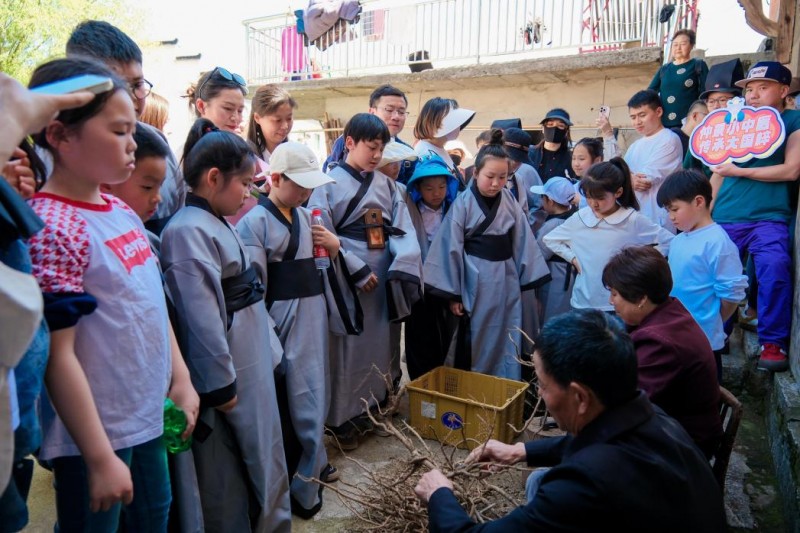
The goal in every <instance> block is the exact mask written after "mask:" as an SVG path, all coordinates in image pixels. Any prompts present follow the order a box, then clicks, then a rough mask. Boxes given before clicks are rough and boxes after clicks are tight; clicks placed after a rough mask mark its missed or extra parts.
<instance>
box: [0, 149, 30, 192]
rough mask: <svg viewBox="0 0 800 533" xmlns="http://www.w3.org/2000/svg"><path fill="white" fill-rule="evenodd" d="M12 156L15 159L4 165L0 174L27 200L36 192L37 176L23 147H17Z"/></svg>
mask: <svg viewBox="0 0 800 533" xmlns="http://www.w3.org/2000/svg"><path fill="white" fill-rule="evenodd" d="M11 157H13V158H14V159H12V160H11V161H9V162H8V163H6V164H5V165H3V167H2V169H0V174H2V176H3V178H5V180H6V181H7V182H8V184H9V185H11V186H12V187H13V188H14V190H16V191H17V193H19V195H20V196H22V197H23V198H24V199H26V200H27V199H28V198H30V197H31V196H33V193H34V192H36V177H35V176H34V174H33V169H31V162H30V160H29V159H28V156H27V154H26V153H25V152H24V151H23V150H22V149H21V148H15V149H14V153H13V154H12V156H11Z"/></svg>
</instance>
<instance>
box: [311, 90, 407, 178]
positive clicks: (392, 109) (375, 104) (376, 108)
mask: <svg viewBox="0 0 800 533" xmlns="http://www.w3.org/2000/svg"><path fill="white" fill-rule="evenodd" d="M369 113H371V114H373V115H376V116H377V117H378V118H379V119H381V120H382V121H384V122H385V123H386V126H387V127H388V128H389V133H390V134H391V136H392V140H393V141H397V142H399V143H401V144H405V145H406V146H409V147H410V145H408V144H407V143H404V142H403V141H401V140H400V139H399V138H398V137H397V136H398V135H399V134H400V132H401V131H403V127H404V126H405V124H406V118H408V114H409V113H408V99H407V98H406V95H405V93H404V92H403V91H401V90H400V89H398V88H397V87H393V86H391V85H381V86H380V87H378V88H377V89H375V90H374V91H372V94H371V95H370V96H369ZM346 156H347V153H346V150H345V147H344V137H342V136H341V135H340V136H339V138H338V139H336V141H334V143H333V148H332V149H331V155H329V156H328V158H327V159H326V160H325V163H323V165H322V171H323V172H327V171H328V170H330V169H332V168H333V167H335V166H336V165H338V164H339V162H340V161H343V160H344V158H345V157H346ZM415 164H416V163H415V162H414V161H403V163H402V167H400V174H398V176H397V181H399V182H400V183H406V182H408V179H409V178H410V177H411V174H413V173H414V166H415Z"/></svg>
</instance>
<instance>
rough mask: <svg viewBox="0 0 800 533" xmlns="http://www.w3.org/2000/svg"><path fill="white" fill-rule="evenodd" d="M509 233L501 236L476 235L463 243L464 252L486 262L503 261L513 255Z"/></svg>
mask: <svg viewBox="0 0 800 533" xmlns="http://www.w3.org/2000/svg"><path fill="white" fill-rule="evenodd" d="M511 238H512V237H511V231H509V232H508V233H505V234H503V235H478V236H477V237H469V238H468V239H466V240H465V241H464V252H466V253H467V254H468V255H471V256H474V257H480V258H481V259H486V260H487V261H505V260H506V259H511V257H513V255H514V253H513V252H514V249H513V246H512V242H511Z"/></svg>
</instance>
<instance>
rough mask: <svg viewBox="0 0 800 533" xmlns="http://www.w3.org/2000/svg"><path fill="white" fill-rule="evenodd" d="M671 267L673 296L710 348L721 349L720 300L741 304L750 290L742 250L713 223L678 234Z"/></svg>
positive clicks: (671, 249)
mask: <svg viewBox="0 0 800 533" xmlns="http://www.w3.org/2000/svg"><path fill="white" fill-rule="evenodd" d="M669 267H670V269H671V270H672V280H673V285H672V296H674V297H675V298H677V299H678V300H680V301H681V303H682V304H683V306H684V307H686V309H687V310H688V311H689V313H691V315H692V316H693V317H694V319H695V321H696V322H697V323H698V324H699V325H700V328H702V330H703V333H705V334H706V337H708V341H709V342H710V343H711V348H712V349H714V350H720V349H722V347H723V346H725V331H724V330H723V324H722V317H721V316H720V314H719V311H720V307H721V303H722V302H721V301H722V300H729V301H732V302H738V301H740V300H741V299H742V298H744V291H745V289H746V288H747V276H745V275H744V274H742V262H741V261H740V259H739V249H738V248H736V245H735V244H734V243H733V241H732V240H731V239H730V237H728V234H727V233H726V232H725V230H724V229H722V227H720V226H719V225H718V224H716V223H713V224H710V225H708V226H705V227H703V228H700V229H698V230H695V231H690V232H686V233H680V234H678V235H676V236H675V239H673V241H672V245H671V246H670V250H669Z"/></svg>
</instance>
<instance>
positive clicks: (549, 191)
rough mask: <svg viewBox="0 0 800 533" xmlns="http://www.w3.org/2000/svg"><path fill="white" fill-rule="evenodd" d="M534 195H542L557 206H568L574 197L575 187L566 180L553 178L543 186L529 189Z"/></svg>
mask: <svg viewBox="0 0 800 533" xmlns="http://www.w3.org/2000/svg"><path fill="white" fill-rule="evenodd" d="M531 192H532V193H534V194H543V195H544V196H547V197H548V198H550V199H551V200H553V201H554V202H555V203H557V204H561V205H570V202H572V198H573V197H574V196H575V187H574V186H573V185H572V182H570V181H569V180H568V179H567V178H562V177H560V176H554V177H552V178H550V179H549V180H547V183H545V184H544V185H534V186H533V187H531Z"/></svg>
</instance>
